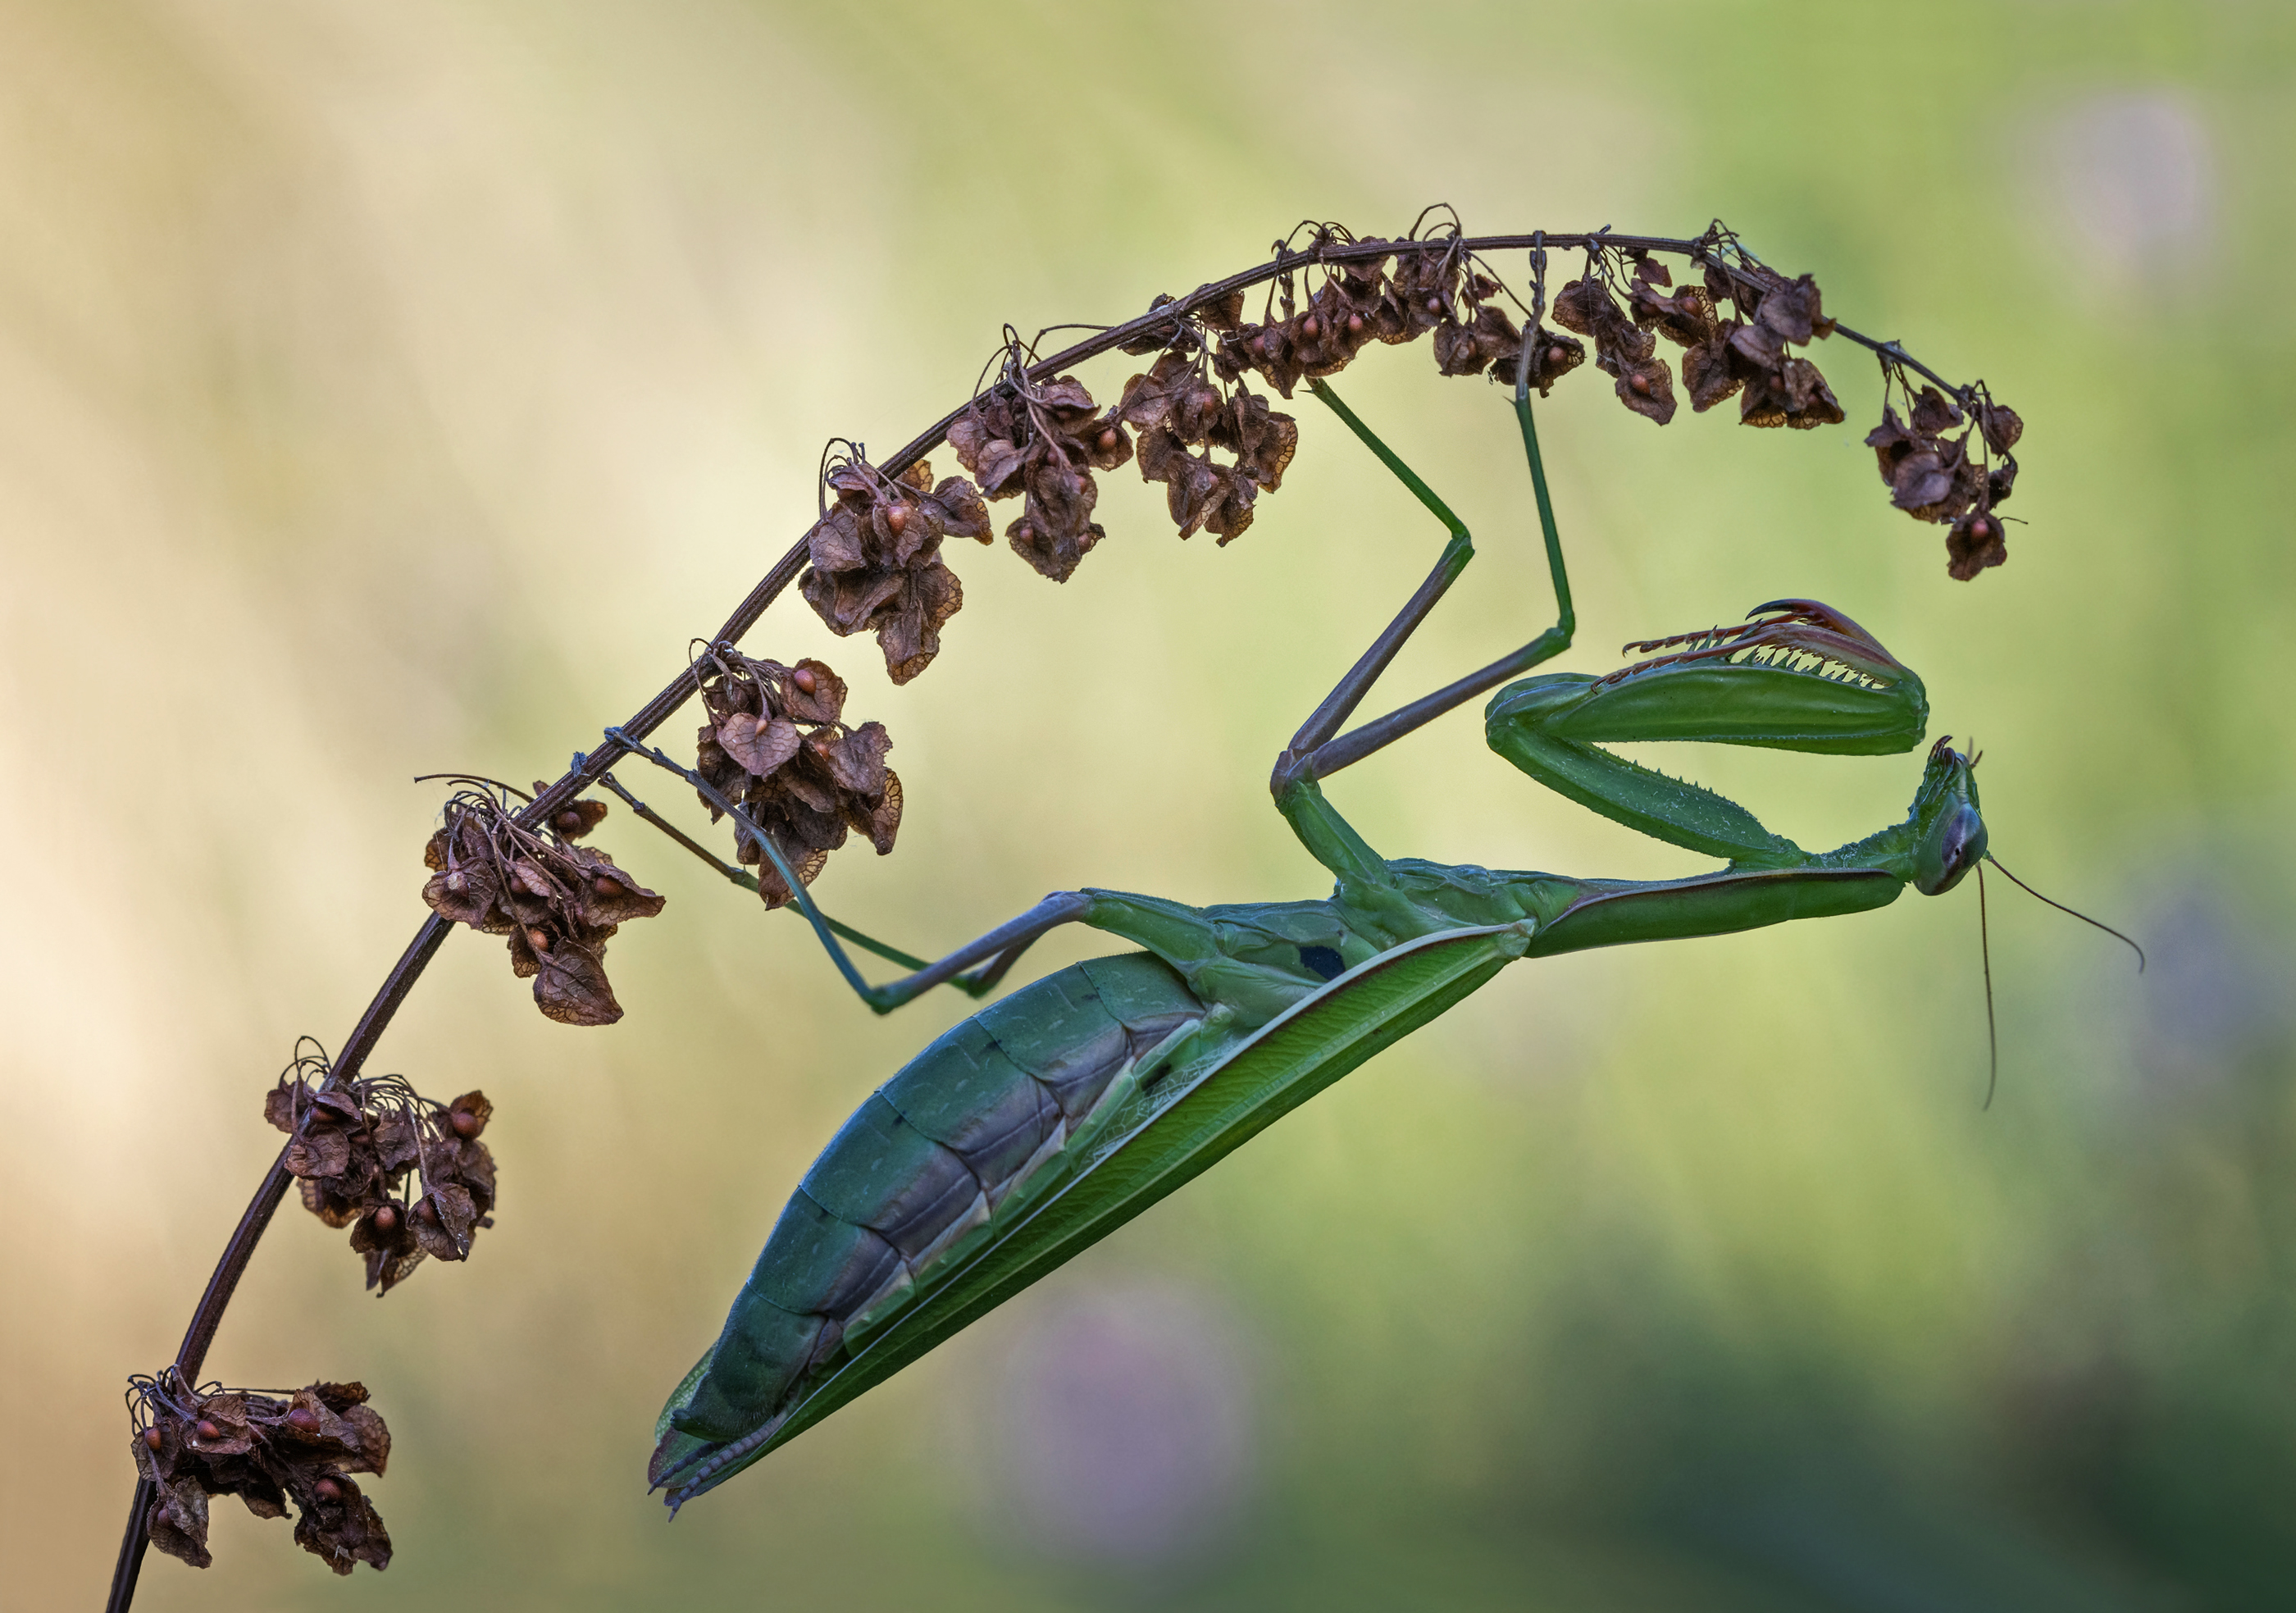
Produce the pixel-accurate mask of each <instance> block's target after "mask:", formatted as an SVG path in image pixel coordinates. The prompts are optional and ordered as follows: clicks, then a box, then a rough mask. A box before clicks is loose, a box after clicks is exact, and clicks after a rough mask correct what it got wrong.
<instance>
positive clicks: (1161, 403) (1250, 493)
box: [1116, 349, 1300, 544]
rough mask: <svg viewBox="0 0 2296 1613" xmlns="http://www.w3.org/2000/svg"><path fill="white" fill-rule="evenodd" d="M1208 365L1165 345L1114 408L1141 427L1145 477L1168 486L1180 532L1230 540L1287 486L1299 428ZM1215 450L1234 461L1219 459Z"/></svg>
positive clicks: (1126, 386)
mask: <svg viewBox="0 0 2296 1613" xmlns="http://www.w3.org/2000/svg"><path fill="white" fill-rule="evenodd" d="M1209 369H1210V361H1209V358H1208V356H1207V355H1206V354H1205V353H1204V352H1203V351H1202V350H1201V349H1199V350H1198V352H1197V354H1196V355H1195V356H1193V357H1191V356H1188V355H1186V354H1185V353H1182V352H1178V351H1176V350H1173V351H1167V352H1165V353H1164V354H1163V355H1162V356H1160V357H1159V358H1158V359H1157V360H1156V362H1155V364H1153V365H1152V367H1151V368H1150V369H1149V371H1148V373H1146V374H1144V375H1135V376H1134V377H1133V378H1132V379H1131V380H1129V381H1126V382H1125V383H1124V397H1123V401H1122V402H1121V403H1119V405H1117V411H1116V412H1117V413H1118V415H1119V417H1120V418H1121V419H1122V420H1123V421H1124V422H1125V423H1126V424H1127V425H1129V426H1131V427H1133V428H1134V429H1135V430H1137V431H1138V432H1139V433H1140V454H1139V456H1140V476H1141V479H1143V480H1144V481H1159V482H1162V483H1163V484H1164V488H1165V499H1166V504H1167V505H1168V506H1169V509H1170V510H1171V512H1172V520H1173V522H1174V523H1175V524H1176V525H1177V527H1178V528H1179V529H1180V536H1182V537H1189V536H1193V535H1194V534H1195V533H1197V532H1198V531H1206V532H1211V533H1214V534H1217V535H1218V538H1219V541H1220V542H1221V543H1223V544H1225V543H1226V542H1227V541H1228V540H1229V539H1230V538H1233V537H1237V536H1241V535H1242V532H1243V529H1244V528H1246V527H1249V526H1250V525H1251V515H1252V510H1253V506H1254V505H1255V504H1257V502H1258V501H1259V495H1261V494H1262V493H1273V492H1274V491H1275V489H1276V488H1277V487H1281V486H1283V467H1284V466H1286V465H1288V464H1290V463H1292V454H1294V453H1295V452H1296V451H1297V450H1298V449H1299V446H1300V426H1299V422H1296V421H1294V420H1293V419H1292V417H1291V416H1290V415H1289V414H1279V413H1276V412H1275V411H1274V410H1272V409H1270V408H1269V407H1268V406H1267V399H1266V398H1265V397H1260V396H1259V394H1258V393H1256V392H1254V391H1252V390H1251V389H1250V388H1249V387H1246V386H1244V385H1242V383H1241V382H1240V381H1239V382H1238V384H1237V385H1236V387H1235V389H1234V391H1233V392H1232V393H1231V392H1227V391H1225V390H1223V389H1221V388H1220V387H1219V386H1218V384H1217V383H1216V382H1215V381H1213V380H1212V379H1211V377H1210V374H1209V373H1207V372H1208V371H1209ZM1215 448H1217V449H1219V450H1221V451H1222V452H1224V453H1226V454H1229V455H1230V456H1231V458H1230V460H1229V461H1227V462H1226V463H1223V462H1220V461H1217V460H1214V459H1213V458H1212V455H1211V450H1213V449H1215ZM1191 449H1200V450H1201V452H1197V453H1191V452H1190V451H1189V450H1191Z"/></svg>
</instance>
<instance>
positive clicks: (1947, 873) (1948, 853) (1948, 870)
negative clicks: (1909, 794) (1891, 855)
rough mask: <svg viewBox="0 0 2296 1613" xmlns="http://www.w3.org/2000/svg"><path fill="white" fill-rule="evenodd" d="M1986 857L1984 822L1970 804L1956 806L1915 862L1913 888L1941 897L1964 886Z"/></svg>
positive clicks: (1924, 893) (1931, 895)
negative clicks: (1963, 882)
mask: <svg viewBox="0 0 2296 1613" xmlns="http://www.w3.org/2000/svg"><path fill="white" fill-rule="evenodd" d="M1983 856H1985V820H1984V819H1983V818H1981V817H1980V816H1979V815H1978V813H1977V808H1976V807H1974V806H1970V805H1969V804H1968V803H1967V802H1961V803H1957V804H1956V806H1954V807H1953V808H1952V809H1951V810H1950V811H1948V813H1947V814H1946V815H1945V816H1944V817H1943V818H1942V819H1941V820H1940V821H1939V824H1938V826H1937V829H1936V830H1935V831H1934V833H1933V835H1932V837H1931V839H1927V840H1925V841H1924V842H1923V846H1922V848H1921V852H1920V855H1919V856H1918V858H1917V860H1916V871H1915V876H1914V888H1915V889H1916V890H1918V891H1920V892H1921V893H1922V894H1923V896H1925V897H1941V896H1943V895H1944V894H1945V893H1946V892H1947V891H1948V890H1951V889H1952V888H1954V887H1955V886H1956V885H1958V884H1960V883H1961V881H1962V879H1963V877H1964V875H1966V874H1967V873H1968V872H1969V871H1970V870H1971V869H1972V868H1974V867H1975V866H1977V864H1978V862H1979V860H1980V858H1982V857H1983Z"/></svg>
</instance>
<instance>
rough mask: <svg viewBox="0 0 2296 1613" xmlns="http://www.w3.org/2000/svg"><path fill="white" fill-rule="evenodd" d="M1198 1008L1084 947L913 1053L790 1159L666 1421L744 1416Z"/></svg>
mask: <svg viewBox="0 0 2296 1613" xmlns="http://www.w3.org/2000/svg"><path fill="white" fill-rule="evenodd" d="M1205 1011H1206V1010H1205V1006H1204V1004H1203V1003H1201V1001H1200V1000H1199V999H1198V998H1197V997H1196V995H1194V994H1193V992H1191V991H1190V990H1189V989H1188V987H1187V986H1186V985H1185V983H1184V982H1183V981H1182V980H1181V978H1180V977H1179V976H1178V975H1177V974H1176V973H1175V972H1173V970H1171V969H1170V968H1169V967H1168V966H1167V965H1165V964H1164V963H1162V962H1160V961H1159V960H1157V959H1156V958H1153V957H1152V956H1150V955H1149V954H1145V953H1135V954H1127V955H1123V956H1119V957H1111V958H1094V959H1090V960H1087V962H1081V963H1077V964H1072V965H1070V967H1069V968H1067V969H1063V970H1060V971H1059V972H1058V973H1056V974H1053V975H1049V976H1047V977H1046V978H1044V979H1041V980H1038V981H1037V982H1036V983H1035V984H1033V985H1031V986H1029V987H1025V988H1023V989H1022V990H1021V991H1017V992H1015V993H1013V995H1011V996H1009V997H1006V998H1005V999H1004V1000H1003V1001H1001V1002H999V1003H995V1004H993V1005H992V1006H990V1007H989V1008H988V1009H986V1010H984V1011H981V1012H980V1013H978V1014H976V1015H974V1016H973V1017H972V1018H971V1019H967V1020H965V1021H964V1023H962V1024H960V1025H957V1026H955V1028H952V1029H950V1030H949V1031H948V1032H947V1034H946V1035H944V1036H941V1037H940V1038H939V1040H938V1041H936V1042H934V1043H933V1044H932V1045H931V1046H930V1047H928V1048H926V1049H925V1050H924V1052H922V1053H919V1054H918V1055H917V1056H916V1057H915V1058H914V1059H913V1060H910V1061H909V1063H908V1064H907V1065H906V1066H905V1067H904V1068H903V1069H901V1071H900V1073H899V1074H898V1075H896V1076H895V1077H893V1078H892V1079H891V1080H890V1081H888V1082H886V1083H885V1085H883V1086H881V1087H880V1088H878V1090H877V1092H876V1093H874V1094H873V1096H872V1097H870V1098H869V1099H868V1101H866V1102H865V1103H863V1104H862V1106H861V1107H860V1109H858V1110H857V1111H856V1112H855V1113H854V1115H853V1118H851V1119H849V1120H848V1121H847V1122H846V1123H845V1125H844V1126H843V1127H842V1128H841V1129H840V1131H839V1132H838V1134H837V1135H836V1136H835V1137H833V1138H832V1139H831V1141H830V1143H829V1146H828V1147H827V1148H825V1149H824V1150H822V1153H821V1157H820V1158H819V1159H816V1160H815V1161H814V1164H813V1168H812V1169H810V1170H809V1171H808V1172H807V1173H806V1175H805V1178H804V1180H803V1181H802V1182H801V1183H799V1187H798V1191H797V1192H796V1193H795V1194H794V1195H792V1196H791V1200H790V1202H789V1207H788V1208H786V1209H784V1210H783V1212H782V1216H781V1219H780V1221H779V1222H777V1223H776V1224H775V1227H774V1231H773V1235H772V1236H771V1237H770V1238H768V1239H767V1241H766V1247H765V1249H764V1251H763V1252H762V1253H760V1254H759V1255H758V1263H757V1265H756V1266H755V1267H754V1268H753V1269H752V1270H751V1271H750V1280H749V1281H748V1282H747V1283H745V1284H744V1285H743V1287H742V1292H741V1295H740V1297H739V1298H737V1299H736V1300H735V1301H734V1308H733V1311H732V1314H730V1315H728V1316H727V1317H726V1327H725V1331H724V1332H723V1333H722V1334H721V1335H720V1336H719V1338H718V1340H717V1343H716V1345H714V1346H713V1347H711V1350H710V1352H709V1354H708V1355H705V1356H703V1358H702V1363H701V1366H699V1367H697V1368H696V1369H695V1372H694V1374H693V1377H692V1378H691V1379H690V1380H689V1382H688V1384H687V1385H685V1386H682V1388H683V1389H684V1391H685V1392H684V1393H682V1394H680V1395H676V1396H672V1397H671V1407H672V1411H673V1412H674V1413H675V1422H676V1428H677V1429H679V1430H680V1431H682V1432H684V1433H687V1434H690V1435H696V1436H699V1437H701V1439H703V1440H707V1439H713V1438H715V1439H726V1438H731V1437H736V1436H738V1435H742V1434H745V1433H747V1432H749V1431H750V1430H751V1429H755V1428H757V1427H758V1422H759V1421H760V1418H761V1417H762V1416H770V1415H771V1414H772V1413H773V1412H774V1411H775V1409H776V1408H778V1407H779V1406H780V1405H781V1404H782V1403H783V1402H784V1401H785V1400H787V1399H789V1398H790V1397H791V1394H792V1392H793V1391H794V1390H796V1389H797V1388H799V1387H800V1384H801V1380H803V1379H804V1378H805V1376H806V1374H807V1372H808V1370H809V1369H811V1368H813V1367H815V1366H816V1365H826V1364H828V1363H831V1362H832V1361H833V1360H834V1359H835V1358H836V1357H837V1355H839V1354H840V1348H841V1347H842V1345H843V1343H844V1337H845V1331H846V1329H847V1325H848V1324H849V1322H853V1321H854V1319H855V1318H857V1317H858V1316H861V1315H862V1314H865V1313H873V1312H877V1311H880V1310H881V1309H882V1308H885V1307H887V1306H888V1302H891V1301H896V1300H898V1298H899V1297H900V1295H901V1293H902V1291H903V1290H906V1289H907V1288H909V1287H910V1286H911V1285H912V1284H913V1283H914V1281H916V1279H917V1278H918V1276H919V1275H920V1274H922V1273H924V1272H925V1271H926V1270H927V1269H928V1268H930V1267H931V1265H933V1264H934V1262H935V1261H936V1260H937V1259H938V1258H939V1257H941V1256H942V1255H944V1254H945V1253H946V1252H947V1250H949V1249H950V1248H951V1247H952V1246H953V1245H955V1243H956V1242H957V1240H960V1239H961V1238H963V1237H964V1234H965V1233H966V1232H969V1231H971V1230H972V1228H974V1227H977V1226H980V1225H981V1224H985V1223H986V1222H987V1221H988V1218H989V1216H990V1214H991V1213H992V1212H993V1211H994V1210H995V1209H996V1207H997V1205H998V1204H1000V1203H1001V1202H1003V1201H1004V1200H1005V1199H1006V1198H1007V1197H1009V1196H1010V1195H1011V1193H1012V1192H1013V1190H1014V1189H1016V1188H1017V1187H1019V1186H1020V1185H1021V1183H1022V1182H1024V1181H1025V1180H1027V1178H1028V1177H1029V1175H1030V1174H1031V1173H1032V1172H1034V1171H1035V1170H1037V1168H1038V1167H1041V1166H1043V1165H1044V1164H1045V1163H1046V1161H1047V1160H1049V1159H1053V1158H1054V1157H1055V1156H1056V1155H1057V1154H1058V1153H1059V1152H1060V1150H1061V1148H1062V1144H1063V1143H1065V1142H1066V1141H1067V1140H1068V1137H1069V1135H1070V1133H1071V1132H1072V1131H1073V1130H1074V1129H1075V1127H1076V1126H1077V1125H1078V1122H1080V1121H1081V1120H1082V1119H1083V1118H1085V1116H1086V1115H1087V1113H1089V1112H1090V1110H1091V1109H1092V1108H1093V1105H1094V1104H1095V1102H1096V1101H1098V1100H1099V1098H1100V1097H1101V1095H1102V1093H1104V1092H1105V1091H1106V1090H1107V1088H1108V1085H1109V1083H1110V1082H1111V1080H1113V1079H1114V1078H1115V1077H1116V1076H1117V1075H1118V1073H1119V1071H1121V1070H1122V1069H1124V1068H1125V1067H1126V1066H1127V1065H1128V1063H1130V1062H1131V1061H1132V1060H1135V1059H1136V1058H1138V1057H1139V1056H1141V1055H1142V1054H1144V1053H1145V1052H1148V1051H1149V1050H1151V1049H1152V1048H1153V1047H1155V1046H1156V1045H1157V1044H1160V1043H1161V1042H1162V1041H1164V1040H1165V1038H1166V1037H1168V1036H1169V1035H1170V1034H1171V1033H1172V1032H1173V1031H1175V1030H1177V1029H1178V1028H1180V1027H1182V1026H1184V1025H1185V1024H1187V1023H1188V1022H1189V1021H1190V1020H1193V1019H1201V1018H1202V1017H1203V1015H1204V1013H1205ZM681 1402H683V1404H680V1403H681ZM671 1415H672V1412H665V1414H664V1422H665V1424H668V1422H669V1421H670V1420H671ZM661 1432H663V1433H667V1432H668V1428H667V1427H665V1428H664V1429H662V1430H661ZM659 1460H660V1459H659V1457H658V1458H657V1461H658V1462H659Z"/></svg>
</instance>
